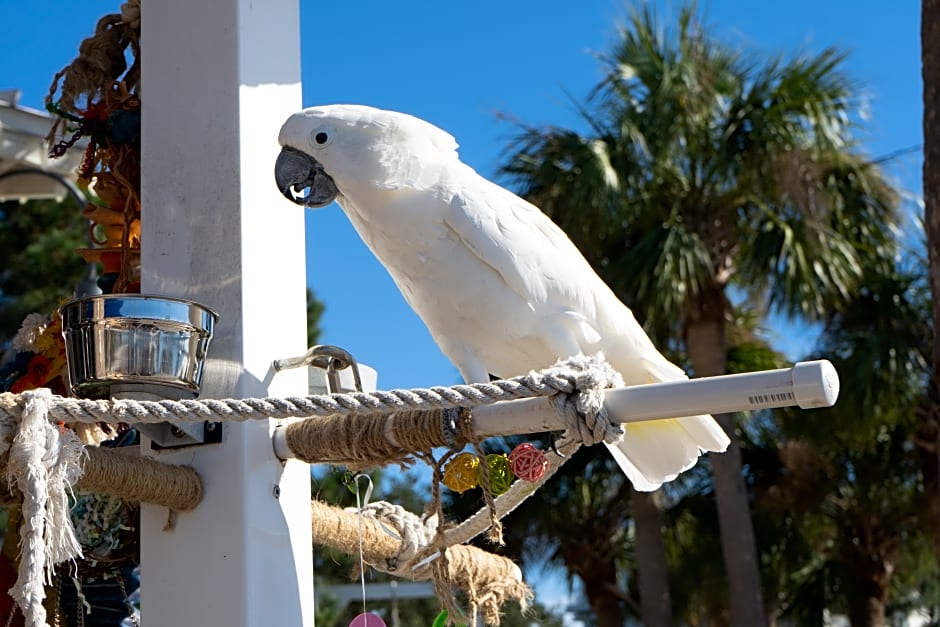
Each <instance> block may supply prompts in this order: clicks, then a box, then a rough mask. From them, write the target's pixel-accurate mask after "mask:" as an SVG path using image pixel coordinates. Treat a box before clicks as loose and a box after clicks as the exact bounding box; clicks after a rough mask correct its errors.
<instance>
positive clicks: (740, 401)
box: [273, 360, 839, 459]
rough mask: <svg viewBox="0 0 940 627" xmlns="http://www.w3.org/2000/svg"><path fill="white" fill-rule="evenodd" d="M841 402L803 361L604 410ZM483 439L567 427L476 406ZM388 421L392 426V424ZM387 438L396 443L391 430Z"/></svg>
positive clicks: (619, 400)
mask: <svg viewBox="0 0 940 627" xmlns="http://www.w3.org/2000/svg"><path fill="white" fill-rule="evenodd" d="M838 396H839V375H838V373H836V369H835V368H834V367H833V365H832V364H831V363H830V362H829V361H826V360H819V361H803V362H799V363H797V364H796V365H794V366H793V367H792V368H781V369H779V370H766V371H763V372H748V373H742V374H729V375H721V376H717V377H701V378H698V379H687V380H683V381H670V382H668V383H651V384H649V385H635V386H631V387H624V388H616V389H611V390H606V391H605V393H604V407H605V408H606V409H607V412H608V416H609V417H610V420H611V422H613V423H617V424H619V423H626V422H642V421H646V420H659V419H663V418H678V417H682V416H697V415H699V414H723V413H731V412H737V411H753V410H757V409H769V408H773V407H789V406H798V407H800V408H801V409H816V408H822V407H831V406H833V405H834V404H835V402H836V399H837V398H838ZM471 415H472V419H473V428H474V433H475V434H476V435H478V436H480V437H484V438H486V437H493V436H501V435H521V434H526V433H538V432H544V431H560V430H562V429H564V428H565V425H564V421H563V420H562V418H561V417H560V416H559V415H558V414H557V413H556V412H555V409H554V408H553V407H552V405H551V403H550V402H549V401H548V399H547V398H529V399H523V400H515V401H501V402H498V403H492V404H489V405H478V406H476V407H474V408H473V411H472V414H471ZM389 420H394V418H393V417H392V418H390V419H389ZM386 435H387V436H388V437H389V439H390V440H392V441H394V437H393V435H392V430H391V429H387V431H386ZM273 439H274V451H275V453H276V454H277V456H278V457H280V458H281V459H289V458H292V457H294V456H295V455H294V453H293V452H292V451H291V449H290V447H289V446H288V445H287V440H286V436H285V430H284V429H277V430H275V432H274V435H273Z"/></svg>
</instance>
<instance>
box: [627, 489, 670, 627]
mask: <svg viewBox="0 0 940 627" xmlns="http://www.w3.org/2000/svg"><path fill="white" fill-rule="evenodd" d="M659 496H660V494H659V492H637V491H636V490H633V491H632V493H631V495H630V498H631V504H632V505H633V522H634V525H635V528H636V564H637V571H638V581H637V583H638V585H639V589H640V614H641V618H642V621H643V626H644V627H671V626H672V598H671V597H670V594H669V569H668V568H667V566H666V546H665V544H664V543H663V522H662V511H661V510H660V498H659Z"/></svg>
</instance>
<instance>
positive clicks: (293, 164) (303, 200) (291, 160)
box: [274, 148, 339, 209]
mask: <svg viewBox="0 0 940 627" xmlns="http://www.w3.org/2000/svg"><path fill="white" fill-rule="evenodd" d="M274 180H275V181H276V182H277V188H278V189H279V190H281V193H282V194H284V197H285V198H287V199H288V200H289V201H291V202H293V203H295V204H298V205H303V206H304V207H310V208H311V209H319V208H320V207H325V206H327V205H328V204H330V203H331V202H333V201H334V200H335V199H336V196H337V195H338V194H339V190H338V189H337V188H336V183H335V182H334V181H333V179H332V178H331V177H330V175H329V174H327V173H326V171H325V170H324V169H323V164H321V163H320V162H319V161H317V160H316V159H314V158H313V157H311V156H310V155H308V154H307V153H305V152H301V151H299V150H296V149H294V148H282V149H281V154H279V155H278V157H277V162H276V163H275V164H274Z"/></svg>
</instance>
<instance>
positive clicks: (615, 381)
mask: <svg viewBox="0 0 940 627" xmlns="http://www.w3.org/2000/svg"><path fill="white" fill-rule="evenodd" d="M540 376H541V377H542V378H543V380H553V379H562V380H565V381H567V382H568V384H569V385H568V386H567V389H564V390H559V392H558V393H557V394H555V395H554V397H553V402H554V404H555V411H557V412H558V414H559V415H561V416H563V417H564V420H565V432H564V436H563V438H564V439H565V440H571V439H574V440H578V441H580V442H582V443H584V444H586V445H588V446H590V445H593V444H598V443H600V442H607V443H609V444H613V443H615V442H619V441H620V440H622V439H623V427H622V426H621V425H619V424H613V423H611V421H610V419H609V417H608V415H607V410H606V409H604V390H606V389H609V388H613V387H622V386H623V377H621V376H620V373H618V372H617V371H616V370H614V369H613V367H612V366H611V365H610V364H609V363H607V361H606V360H605V359H604V354H603V353H597V354H595V355H575V356H573V357H568V358H567V359H562V360H559V361H558V362H557V363H556V364H555V365H554V366H552V367H551V368H549V369H547V370H543V371H542V372H541V373H540Z"/></svg>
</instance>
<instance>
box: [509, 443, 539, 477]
mask: <svg viewBox="0 0 940 627" xmlns="http://www.w3.org/2000/svg"><path fill="white" fill-rule="evenodd" d="M509 469H510V470H512V474H514V475H516V476H517V477H519V478H520V479H523V480H525V481H538V480H539V479H541V478H542V477H543V476H544V475H545V471H546V470H548V458H547V457H545V453H543V452H542V451H540V450H538V449H537V448H535V447H534V446H532V445H531V444H529V443H528V442H524V443H522V444H520V445H519V446H517V447H516V448H514V449H512V453H510V454H509Z"/></svg>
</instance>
